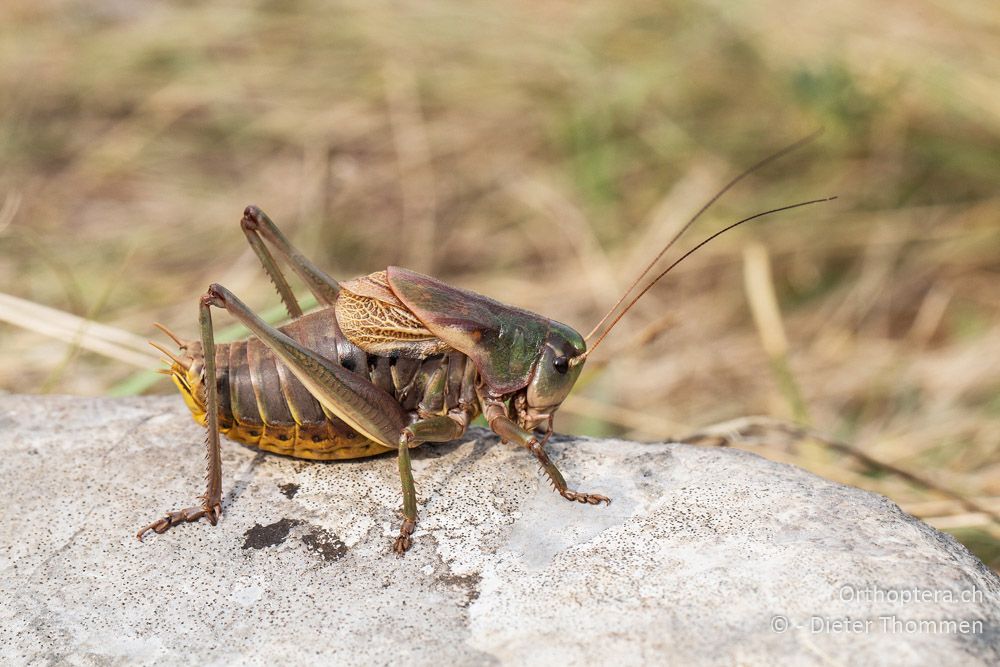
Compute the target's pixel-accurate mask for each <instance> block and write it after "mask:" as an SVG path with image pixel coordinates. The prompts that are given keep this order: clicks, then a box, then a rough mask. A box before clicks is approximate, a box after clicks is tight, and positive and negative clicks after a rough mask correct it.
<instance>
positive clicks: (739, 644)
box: [0, 396, 1000, 665]
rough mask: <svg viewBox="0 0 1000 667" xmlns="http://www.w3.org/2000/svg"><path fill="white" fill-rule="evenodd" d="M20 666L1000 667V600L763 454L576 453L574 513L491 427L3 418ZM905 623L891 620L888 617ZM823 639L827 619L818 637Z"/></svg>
mask: <svg viewBox="0 0 1000 667" xmlns="http://www.w3.org/2000/svg"><path fill="white" fill-rule="evenodd" d="M0 434H2V438H0V454H2V456H0V484H2V488H3V489H4V491H5V495H6V503H4V505H3V510H2V512H3V520H2V522H0V570H2V572H3V576H2V579H0V662H3V664H23V663H31V664H43V663H44V664H50V663H67V664H102V665H104V664H124V663H129V664H131V663H133V662H141V663H154V662H155V663H162V664H188V663H196V662H197V663H211V664H236V663H239V664H275V663H278V664H303V663H306V664H308V663H316V664H330V663H331V662H334V661H335V663H336V664H359V665H361V664H363V665H370V664H388V663H390V662H391V663H397V664H415V665H425V664H438V665H450V664H476V665H478V664H492V663H499V664H567V665H578V664H579V665H582V664H610V663H614V664H616V665H632V664H653V663H660V664H662V663H669V664H683V665H699V664H761V665H766V664H911V665H912V664H934V665H959V664H998V663H1000V579H998V577H997V576H996V574H995V573H993V572H992V571H990V570H988V569H987V568H986V567H984V566H983V565H982V564H981V563H980V562H979V561H978V560H976V558H975V557H973V556H972V555H970V554H969V552H968V551H966V549H965V548H964V547H962V546H961V545H959V544H958V543H956V542H955V541H954V540H953V539H952V538H950V537H948V536H946V535H943V534H942V533H940V532H938V531H936V530H934V529H933V528H931V527H929V526H927V525H926V524H923V523H921V522H920V521H918V520H916V519H914V518H913V517H910V516H908V515H907V514H904V513H903V512H901V511H900V510H899V508H897V507H896V506H895V505H894V504H893V503H891V502H889V501H888V500H886V499H885V498H882V497H880V496H876V495H873V494H870V493H866V492H863V491H859V490H857V489H853V488H849V487H845V486H841V485H838V484H834V483H831V482H828V481H826V480H823V479H821V478H818V477H815V476H813V475H811V474H809V473H807V472H804V471H802V470H799V469H797V468H794V467H790V466H787V465H781V464H778V463H773V462H770V461H767V460H765V459H762V458H760V457H757V456H755V455H753V454H749V453H746V452H742V451H735V450H725V449H722V450H720V449H707V448H696V447H691V446H683V445H674V444H654V445H649V444H638V443H631V442H621V441H597V440H587V439H569V438H562V439H559V438H557V439H556V440H555V442H553V443H551V444H550V445H549V449H550V451H551V452H552V457H553V459H554V460H555V461H556V462H557V464H558V465H559V466H560V467H561V469H562V471H563V473H564V474H565V476H566V478H567V479H568V480H570V481H571V485H572V486H575V488H578V489H584V490H589V491H594V492H599V493H606V494H607V495H610V496H612V497H613V498H614V503H613V504H612V505H611V506H610V507H603V506H602V507H588V506H582V505H577V504H571V503H568V502H566V501H564V500H562V499H560V498H559V497H558V496H557V495H555V494H554V493H553V492H552V491H551V490H550V489H549V488H548V486H547V485H546V484H545V483H544V482H543V481H542V480H541V479H540V477H539V474H538V472H537V470H536V467H535V465H534V463H533V460H532V457H530V456H529V455H528V453H527V452H524V451H519V450H515V449H514V448H513V447H510V446H506V445H501V444H499V443H498V442H497V441H496V439H495V438H493V437H492V436H490V435H489V434H487V433H485V432H482V431H476V432H473V433H471V434H470V436H469V437H468V438H466V439H465V440H463V441H460V442H456V443H450V444H447V445H434V446H426V445H425V446H424V447H421V448H420V449H419V450H417V451H415V452H414V457H413V465H414V469H415V474H416V480H417V489H418V493H419V498H420V515H421V522H420V524H419V526H418V532H417V534H416V542H415V546H414V548H413V550H412V551H411V552H410V553H409V554H408V555H407V556H406V557H405V558H402V559H400V558H396V557H395V556H393V555H392V554H391V553H390V551H389V548H390V544H391V541H392V538H393V537H394V535H395V531H396V527H397V525H398V524H397V522H398V514H397V511H398V508H399V506H400V494H399V482H398V478H397V474H396V466H395V461H394V459H393V457H392V456H391V455H390V456H385V457H378V458H375V459H369V460H363V461H358V462H347V463H332V464H321V463H320V464H317V463H308V462H304V461H296V460H292V459H286V458H282V457H278V456H272V455H259V454H257V453H256V452H254V451H252V450H250V449H248V448H246V447H243V446H241V445H237V444H234V443H229V442H225V443H224V444H223V456H224V466H225V468H224V472H225V478H224V481H225V484H226V491H227V493H226V496H225V500H224V512H225V513H224V516H223V518H222V520H221V522H220V524H219V525H218V526H217V527H214V528H212V527H210V526H208V525H207V524H198V525H188V526H182V527H180V528H178V529H174V530H172V531H170V532H168V533H167V534H165V535H160V536H156V535H154V536H151V537H150V538H147V539H146V541H145V542H144V543H140V542H138V541H137V540H136V539H135V537H134V533H135V531H136V529H137V528H138V527H139V526H140V525H141V524H144V523H147V522H149V521H150V520H152V519H153V518H155V517H156V516H157V515H158V514H159V513H160V512H161V511H162V510H166V509H174V508H177V507H179V506H182V505H187V504H190V502H191V501H192V499H193V497H194V496H195V495H197V493H200V491H201V488H200V486H201V479H202V474H203V471H202V460H203V455H202V451H203V450H202V444H201V443H202V434H201V430H200V429H199V427H197V426H196V425H195V424H194V423H193V422H192V421H191V419H190V417H189V416H188V414H187V413H186V411H185V409H184V408H183V406H182V405H181V402H180V400H178V399H174V398H167V397H163V398H142V399H128V400H111V399H84V398H70V397H35V396H0ZM883 618H887V619H889V620H883ZM816 619H819V620H816Z"/></svg>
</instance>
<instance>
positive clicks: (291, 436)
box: [179, 308, 476, 460]
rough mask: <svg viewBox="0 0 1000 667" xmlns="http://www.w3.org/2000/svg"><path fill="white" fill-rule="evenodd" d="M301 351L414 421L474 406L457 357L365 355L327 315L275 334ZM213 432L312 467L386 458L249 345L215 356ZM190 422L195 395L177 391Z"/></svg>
mask: <svg viewBox="0 0 1000 667" xmlns="http://www.w3.org/2000/svg"><path fill="white" fill-rule="evenodd" d="M280 329H281V331H283V332H284V333H286V334H288V335H289V336H290V337H291V338H293V339H295V340H296V341H298V342H299V343H301V344H302V345H303V346H305V347H307V348H308V349H310V350H313V351H314V352H316V353H317V354H320V355H322V356H324V357H326V358H327V359H331V360H335V361H336V362H337V363H339V364H341V365H343V366H344V367H346V368H348V369H349V370H351V371H353V372H356V373H359V374H362V375H365V376H366V377H368V379H369V380H371V382H372V383H373V384H375V385H376V386H378V387H379V388H381V389H383V390H384V391H386V392H388V393H389V394H390V395H392V396H393V397H394V398H396V400H398V401H399V403H400V405H402V407H403V408H404V409H405V410H407V411H410V412H413V413H415V414H418V415H427V414H444V413H446V412H447V411H448V410H450V409H453V408H456V407H457V406H459V405H462V404H464V405H475V404H476V400H475V380H476V374H475V368H474V366H473V365H472V364H471V363H467V362H468V357H466V356H465V355H463V354H461V353H459V352H450V353H448V354H439V355H435V356H431V357H428V358H426V359H407V358H390V357H381V356H374V355H365V354H364V353H363V352H362V351H361V350H360V349H359V348H357V347H356V346H354V345H352V344H351V343H350V342H348V341H347V340H346V339H345V338H343V337H338V329H337V326H336V320H335V319H334V311H333V309H332V308H327V309H323V310H319V311H316V312H314V313H310V314H309V315H305V316H303V317H301V318H299V319H297V320H295V321H293V322H291V323H289V324H287V325H285V326H283V327H280ZM215 365H216V379H217V387H218V395H219V430H220V431H221V432H222V433H223V434H224V435H226V436H227V437H229V438H231V439H233V440H236V441H238V442H242V443H245V444H248V445H251V446H254V447H259V448H260V449H263V450H265V451H269V452H274V453H277V454H285V455H288V456H294V457H297V458H304V459H313V460H335V459H354V458H362V457H366V456H373V455H375V454H381V453H383V452H386V451H389V450H388V448H386V447H385V446H384V445H382V444H380V443H376V442H373V441H371V440H369V439H367V438H365V437H364V436H362V435H360V434H358V433H356V432H355V431H354V430H352V429H351V428H350V427H349V426H348V425H347V424H346V423H344V422H343V421H342V420H341V419H340V418H338V417H336V416H335V415H333V414H330V413H329V412H327V411H326V410H325V409H324V408H323V407H322V406H321V405H320V403H319V401H317V400H316V399H315V398H314V397H313V396H312V394H310V393H309V391H308V390H307V389H306V388H305V386H304V385H303V384H302V383H301V382H300V381H299V380H298V379H297V378H296V377H295V376H294V375H293V374H292V373H291V371H289V370H288V367H287V366H285V365H284V364H283V363H282V362H281V361H279V360H277V359H276V358H275V355H274V353H273V352H272V351H271V350H269V349H268V348H267V347H266V346H265V345H264V344H263V343H261V342H260V340H259V339H257V338H251V339H249V340H245V341H240V342H236V343H229V344H217V345H216V349H215ZM179 386H181V390H182V393H184V394H185V399H186V400H187V403H188V406H189V407H190V408H191V411H192V413H193V414H194V417H195V419H196V420H197V421H198V422H199V423H202V424H205V423H206V421H207V420H206V416H205V407H204V404H203V401H202V398H201V396H202V392H201V391H200V388H196V389H195V390H194V391H190V392H189V391H185V387H183V386H182V385H181V384H179Z"/></svg>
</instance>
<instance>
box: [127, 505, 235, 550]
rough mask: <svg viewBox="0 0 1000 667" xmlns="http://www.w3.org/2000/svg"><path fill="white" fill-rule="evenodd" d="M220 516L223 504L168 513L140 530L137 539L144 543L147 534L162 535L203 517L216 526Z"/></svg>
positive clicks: (186, 508)
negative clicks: (150, 532)
mask: <svg viewBox="0 0 1000 667" xmlns="http://www.w3.org/2000/svg"><path fill="white" fill-rule="evenodd" d="M220 516H222V505H221V503H213V504H212V505H210V506H206V505H201V506H200V507H185V508H184V509H182V510H176V511H173V512H167V514H166V516H164V517H163V518H161V519H157V520H156V521H154V522H153V523H151V524H149V525H148V526H145V527H144V528H142V529H140V530H139V532H138V533H136V534H135V537H136V539H137V540H139V541H140V542H142V538H143V536H145V534H146V533H148V532H149V531H153V532H154V533H156V534H157V535H162V534H163V533H165V532H167V531H168V530H170V529H171V528H173V527H174V526H177V525H180V524H182V523H190V522H194V521H198V520H199V519H201V518H202V517H208V521H209V522H210V523H211V524H212V525H213V526H214V525H216V524H217V523H218V522H219V517H220Z"/></svg>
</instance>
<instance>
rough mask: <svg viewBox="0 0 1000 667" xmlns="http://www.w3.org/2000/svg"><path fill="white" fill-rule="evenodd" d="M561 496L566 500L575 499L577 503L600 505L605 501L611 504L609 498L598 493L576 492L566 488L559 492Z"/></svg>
mask: <svg viewBox="0 0 1000 667" xmlns="http://www.w3.org/2000/svg"><path fill="white" fill-rule="evenodd" d="M560 494H561V495H562V497H563V498H565V499H566V500H575V501H576V502H578V503H584V504H586V505H600V504H601V503H605V504H607V505H610V504H611V498H608V497H607V496H602V495H601V494H599V493H578V492H576V491H570V490H569V489H566V490H565V491H562V492H560Z"/></svg>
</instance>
